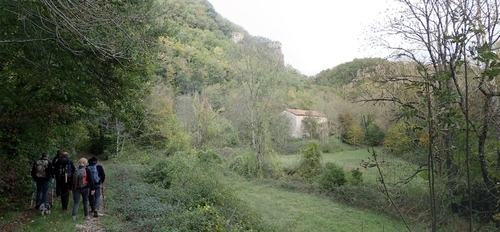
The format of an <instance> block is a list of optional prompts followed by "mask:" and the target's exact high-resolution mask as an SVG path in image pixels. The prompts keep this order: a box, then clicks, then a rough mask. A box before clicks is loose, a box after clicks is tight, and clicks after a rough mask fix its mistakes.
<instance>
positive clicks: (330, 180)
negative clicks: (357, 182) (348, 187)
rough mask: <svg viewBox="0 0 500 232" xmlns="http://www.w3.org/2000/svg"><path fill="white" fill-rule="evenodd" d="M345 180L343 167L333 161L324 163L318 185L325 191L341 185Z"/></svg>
mask: <svg viewBox="0 0 500 232" xmlns="http://www.w3.org/2000/svg"><path fill="white" fill-rule="evenodd" d="M346 182H347V179H346V176H345V172H344V169H343V168H342V167H340V166H338V165H336V164H334V163H330V162H328V163H326V165H325V168H324V170H323V174H322V175H321V177H320V179H319V184H320V186H321V187H322V188H323V189H324V190H327V191H331V190H333V189H334V188H335V187H338V186H342V185H344V184H345V183H346Z"/></svg>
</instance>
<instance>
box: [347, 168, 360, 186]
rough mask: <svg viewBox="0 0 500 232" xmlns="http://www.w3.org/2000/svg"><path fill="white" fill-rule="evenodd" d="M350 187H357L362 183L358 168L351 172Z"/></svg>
mask: <svg viewBox="0 0 500 232" xmlns="http://www.w3.org/2000/svg"><path fill="white" fill-rule="evenodd" d="M349 183H351V185H359V184H361V183H363V173H362V172H361V171H359V168H356V169H353V170H351V178H350V179H349Z"/></svg>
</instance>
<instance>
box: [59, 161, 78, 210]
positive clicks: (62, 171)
mask: <svg viewBox="0 0 500 232" xmlns="http://www.w3.org/2000/svg"><path fill="white" fill-rule="evenodd" d="M54 169H55V176H56V183H59V190H60V196H61V205H62V210H63V213H67V212H68V202H69V195H71V189H73V172H74V171H75V170H76V168H75V165H74V164H73V161H72V160H71V159H70V158H69V153H68V152H63V153H62V156H61V157H59V159H58V160H57V163H56V164H55V165H54Z"/></svg>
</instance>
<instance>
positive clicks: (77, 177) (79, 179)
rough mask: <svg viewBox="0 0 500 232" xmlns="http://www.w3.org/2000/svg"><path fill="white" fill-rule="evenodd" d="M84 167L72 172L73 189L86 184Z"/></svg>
mask: <svg viewBox="0 0 500 232" xmlns="http://www.w3.org/2000/svg"><path fill="white" fill-rule="evenodd" d="M85 169H86V168H85V167H83V168H78V169H76V170H75V173H73V183H74V185H75V189H78V188H83V187H85V186H87V184H88V183H87V171H86V170H85Z"/></svg>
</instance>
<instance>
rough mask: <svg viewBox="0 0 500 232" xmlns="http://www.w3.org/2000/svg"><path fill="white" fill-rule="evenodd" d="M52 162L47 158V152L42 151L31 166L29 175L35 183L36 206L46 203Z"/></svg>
mask: <svg viewBox="0 0 500 232" xmlns="http://www.w3.org/2000/svg"><path fill="white" fill-rule="evenodd" d="M51 172H52V162H50V160H49V154H48V153H43V154H42V157H41V158H40V159H38V160H37V161H35V163H34V164H33V167H32V168H31V177H32V178H33V180H34V181H35V183H36V208H37V209H38V208H39V207H40V205H41V204H45V203H47V192H48V190H49V183H50V179H51V176H52V175H53V174H52V173H51Z"/></svg>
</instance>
